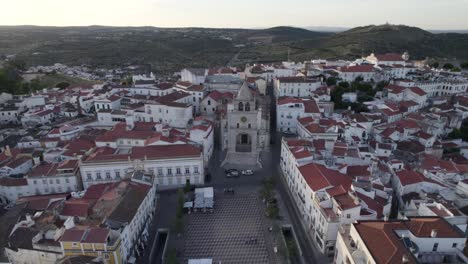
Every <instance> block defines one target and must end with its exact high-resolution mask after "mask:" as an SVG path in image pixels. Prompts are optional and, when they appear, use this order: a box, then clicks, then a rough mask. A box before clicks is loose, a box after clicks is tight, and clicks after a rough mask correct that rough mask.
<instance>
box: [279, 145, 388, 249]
mask: <svg viewBox="0 0 468 264" xmlns="http://www.w3.org/2000/svg"><path fill="white" fill-rule="evenodd" d="M312 145H313V144H312V141H305V140H294V139H287V140H285V139H283V140H282V145H281V162H280V166H281V169H282V172H283V177H284V180H285V182H286V183H287V186H288V187H289V191H290V192H291V194H292V196H293V198H294V201H295V204H296V206H297V208H298V210H299V212H300V214H301V216H302V224H303V225H304V227H305V228H306V230H307V234H308V235H309V236H310V237H311V239H312V240H314V242H316V244H317V245H318V247H319V249H320V251H321V252H322V253H325V254H329V255H330V254H333V252H334V248H335V242H336V237H337V233H338V229H339V228H340V226H342V225H348V224H351V223H353V222H354V221H356V220H359V219H378V218H382V217H383V216H384V215H387V214H389V212H390V207H391V196H390V195H388V193H387V192H385V191H380V190H374V189H367V190H364V189H362V188H360V187H357V186H354V185H352V184H353V183H352V179H353V178H352V177H353V176H354V175H353V174H352V173H351V170H350V171H349V174H348V175H346V174H344V173H341V172H339V171H337V170H333V169H329V168H327V167H325V166H324V165H322V164H318V163H313V162H317V161H315V160H314V156H313V154H312V148H311V147H312ZM346 173H348V171H346ZM361 183H362V182H361ZM369 186H372V184H371V183H370V182H369ZM382 188H383V186H382ZM388 191H389V192H390V191H391V190H390V189H389V190H388Z"/></svg>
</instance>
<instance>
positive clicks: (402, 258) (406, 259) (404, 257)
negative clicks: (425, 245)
mask: <svg viewBox="0 0 468 264" xmlns="http://www.w3.org/2000/svg"><path fill="white" fill-rule="evenodd" d="M408 262H409V258H408V256H407V255H406V254H404V255H403V256H402V257H401V263H408Z"/></svg>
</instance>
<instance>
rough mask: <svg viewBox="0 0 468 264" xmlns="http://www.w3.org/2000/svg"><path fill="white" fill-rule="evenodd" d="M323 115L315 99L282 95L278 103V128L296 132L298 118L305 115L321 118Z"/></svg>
mask: <svg viewBox="0 0 468 264" xmlns="http://www.w3.org/2000/svg"><path fill="white" fill-rule="evenodd" d="M321 116H322V114H321V113H320V109H319V107H318V105H317V103H316V102H315V100H311V99H301V98H293V97H281V98H279V99H278V102H277V103H276V129H277V130H278V131H281V132H283V131H287V132H291V133H296V131H297V123H298V119H301V118H303V117H311V118H313V119H320V117H321Z"/></svg>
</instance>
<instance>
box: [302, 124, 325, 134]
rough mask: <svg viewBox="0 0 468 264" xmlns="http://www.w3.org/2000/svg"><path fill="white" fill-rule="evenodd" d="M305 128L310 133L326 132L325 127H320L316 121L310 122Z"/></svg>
mask: <svg viewBox="0 0 468 264" xmlns="http://www.w3.org/2000/svg"><path fill="white" fill-rule="evenodd" d="M305 129H307V131H309V132H310V133H325V132H326V130H325V128H323V127H321V126H320V125H319V124H317V123H310V124H308V125H307V126H306V127H305Z"/></svg>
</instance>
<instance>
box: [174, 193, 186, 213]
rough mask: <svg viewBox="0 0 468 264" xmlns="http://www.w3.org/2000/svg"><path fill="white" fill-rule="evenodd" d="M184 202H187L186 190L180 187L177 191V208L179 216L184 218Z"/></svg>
mask: <svg viewBox="0 0 468 264" xmlns="http://www.w3.org/2000/svg"><path fill="white" fill-rule="evenodd" d="M184 203H185V194H184V191H182V189H179V190H178V191H177V210H176V216H177V218H182V216H183V214H184Z"/></svg>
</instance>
